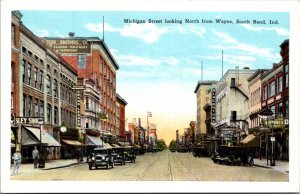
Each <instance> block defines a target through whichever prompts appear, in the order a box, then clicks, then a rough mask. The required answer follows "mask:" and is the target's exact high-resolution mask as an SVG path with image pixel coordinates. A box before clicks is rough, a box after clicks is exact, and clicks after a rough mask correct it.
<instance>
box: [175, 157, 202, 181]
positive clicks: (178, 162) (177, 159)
mask: <svg viewBox="0 0 300 194" xmlns="http://www.w3.org/2000/svg"><path fill="white" fill-rule="evenodd" d="M175 159H176V161H178V163H179V164H181V166H183V167H184V168H185V169H186V170H187V171H188V172H189V173H190V174H191V175H192V176H193V177H194V178H195V179H196V180H197V181H200V180H199V179H198V178H197V177H196V176H195V175H194V173H192V171H191V170H190V169H188V168H187V167H186V166H185V165H184V164H183V163H182V162H181V161H180V160H178V158H177V157H175ZM189 164H190V163H189Z"/></svg>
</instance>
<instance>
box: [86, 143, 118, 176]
mask: <svg viewBox="0 0 300 194" xmlns="http://www.w3.org/2000/svg"><path fill="white" fill-rule="evenodd" d="M88 164H89V169H90V170H92V168H93V167H95V168H96V169H97V168H98V167H100V166H105V167H106V169H109V167H111V168H113V167H114V165H115V162H114V157H113V155H112V149H111V148H105V147H101V148H95V149H94V150H93V153H92V157H91V160H90V161H89V163H88Z"/></svg>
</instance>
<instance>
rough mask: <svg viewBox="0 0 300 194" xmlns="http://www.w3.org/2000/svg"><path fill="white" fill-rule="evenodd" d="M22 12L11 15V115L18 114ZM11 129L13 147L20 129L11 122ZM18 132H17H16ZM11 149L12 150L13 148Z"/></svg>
mask: <svg viewBox="0 0 300 194" xmlns="http://www.w3.org/2000/svg"><path fill="white" fill-rule="evenodd" d="M21 18H22V14H21V13H20V12H19V11H13V12H12V17H11V115H12V117H13V118H14V117H16V116H20V106H19V101H20V96H21V95H20V92H19V91H20V87H22V85H21V84H20V82H19V72H20V65H19V64H20V62H19V59H20V56H19V53H20V48H19V44H20V20H21ZM11 129H12V131H13V134H14V135H13V136H12V145H13V149H15V148H16V146H17V145H19V144H20V142H21V139H20V138H21V131H18V127H17V126H16V125H15V124H14V123H12V126H11ZM18 132H19V133H18ZM13 149H12V150H13Z"/></svg>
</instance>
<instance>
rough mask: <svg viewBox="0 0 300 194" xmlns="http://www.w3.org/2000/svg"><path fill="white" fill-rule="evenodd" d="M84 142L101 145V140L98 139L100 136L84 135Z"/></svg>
mask: <svg viewBox="0 0 300 194" xmlns="http://www.w3.org/2000/svg"><path fill="white" fill-rule="evenodd" d="M85 144H86V145H96V146H103V141H102V140H101V139H100V137H96V136H90V135H86V139H85Z"/></svg>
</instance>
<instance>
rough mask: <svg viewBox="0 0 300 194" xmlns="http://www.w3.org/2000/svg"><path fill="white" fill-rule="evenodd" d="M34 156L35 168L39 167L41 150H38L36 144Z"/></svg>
mask: <svg viewBox="0 0 300 194" xmlns="http://www.w3.org/2000/svg"><path fill="white" fill-rule="evenodd" d="M32 158H33V161H34V168H37V167H38V162H39V151H38V150H37V148H36V146H34V150H33V151H32Z"/></svg>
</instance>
